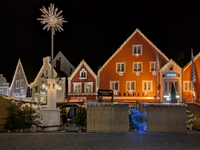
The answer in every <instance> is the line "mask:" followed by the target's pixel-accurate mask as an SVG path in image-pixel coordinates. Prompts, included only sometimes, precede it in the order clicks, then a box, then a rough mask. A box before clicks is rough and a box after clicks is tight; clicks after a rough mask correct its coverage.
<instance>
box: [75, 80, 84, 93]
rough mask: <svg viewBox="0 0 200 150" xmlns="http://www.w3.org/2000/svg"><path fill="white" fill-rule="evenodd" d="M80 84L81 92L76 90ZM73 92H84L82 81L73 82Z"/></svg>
mask: <svg viewBox="0 0 200 150" xmlns="http://www.w3.org/2000/svg"><path fill="white" fill-rule="evenodd" d="M78 85H80V92H75V87H76V86H78ZM73 93H82V82H73Z"/></svg>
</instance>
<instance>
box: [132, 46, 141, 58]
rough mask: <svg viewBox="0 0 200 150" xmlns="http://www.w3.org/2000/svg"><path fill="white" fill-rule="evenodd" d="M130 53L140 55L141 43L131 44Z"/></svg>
mask: <svg viewBox="0 0 200 150" xmlns="http://www.w3.org/2000/svg"><path fill="white" fill-rule="evenodd" d="M132 54H133V55H142V45H141V44H133V45H132Z"/></svg>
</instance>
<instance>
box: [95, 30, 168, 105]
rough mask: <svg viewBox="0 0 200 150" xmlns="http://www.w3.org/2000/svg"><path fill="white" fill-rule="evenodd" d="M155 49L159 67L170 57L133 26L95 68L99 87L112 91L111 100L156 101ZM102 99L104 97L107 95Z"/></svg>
mask: <svg viewBox="0 0 200 150" xmlns="http://www.w3.org/2000/svg"><path fill="white" fill-rule="evenodd" d="M156 51H157V53H158V57H159V68H161V67H163V66H164V65H165V64H166V63H167V62H168V61H169V59H168V58H167V57H166V56H165V54H163V53H162V52H161V51H160V50H159V49H158V48H157V47H156V46H155V45H154V44H153V43H152V42H151V41H150V40H148V39H147V37H146V36H145V35H144V34H143V33H142V32H141V31H140V30H139V29H136V30H135V31H134V32H133V34H132V35H131V36H130V37H129V38H128V39H127V40H126V41H125V42H124V43H123V44H122V45H121V46H120V47H119V48H118V49H117V51H116V52H115V53H114V54H113V55H112V56H111V57H110V58H109V59H108V60H107V61H106V62H105V63H104V65H103V66H102V67H101V68H100V69H99V70H98V79H99V80H98V84H99V89H112V90H113V91H115V93H114V101H126V102H132V101H136V100H137V101H144V100H145V101H155V93H156V88H158V89H159V88H160V84H161V82H160V71H158V77H159V78H158V82H157V85H155V84H156V76H155V70H156ZM119 73H120V74H123V75H121V76H120V75H119ZM159 90H160V89H159ZM160 96H161V95H160V94H158V101H161V97H160ZM101 99H102V100H103V101H107V99H108V98H107V97H102V98H101Z"/></svg>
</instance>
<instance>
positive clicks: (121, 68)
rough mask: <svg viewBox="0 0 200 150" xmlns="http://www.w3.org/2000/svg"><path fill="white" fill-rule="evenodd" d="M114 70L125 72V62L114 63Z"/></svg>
mask: <svg viewBox="0 0 200 150" xmlns="http://www.w3.org/2000/svg"><path fill="white" fill-rule="evenodd" d="M116 72H125V62H117V63H116Z"/></svg>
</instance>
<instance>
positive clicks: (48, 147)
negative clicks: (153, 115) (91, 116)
mask: <svg viewBox="0 0 200 150" xmlns="http://www.w3.org/2000/svg"><path fill="white" fill-rule="evenodd" d="M0 149H3V150H40V149H42V150H112V149H113V150H129V149H130V150H133V149H134V150H136V149H138V150H140V149H141V150H143V149H144V150H149V149H152V150H155V149H156V150H157V149H162V150H167V149H174V150H184V149H185V150H188V149H191V150H200V132H196V133H150V132H143V133H138V132H128V133H85V132H83V133H76V132H67V133H61V132H48V133H46V132H45V133H43V132H36V133H0Z"/></svg>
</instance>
